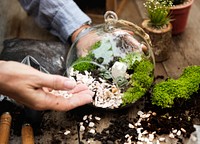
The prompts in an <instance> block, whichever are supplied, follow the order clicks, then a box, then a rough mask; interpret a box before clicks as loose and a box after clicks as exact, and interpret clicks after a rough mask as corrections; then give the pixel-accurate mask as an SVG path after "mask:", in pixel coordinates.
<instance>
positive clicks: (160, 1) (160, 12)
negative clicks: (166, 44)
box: [144, 0, 172, 29]
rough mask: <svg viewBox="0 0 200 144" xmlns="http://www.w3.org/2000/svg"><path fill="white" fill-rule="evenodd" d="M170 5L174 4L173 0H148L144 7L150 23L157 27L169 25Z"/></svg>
mask: <svg viewBox="0 0 200 144" xmlns="http://www.w3.org/2000/svg"><path fill="white" fill-rule="evenodd" d="M170 6H172V2H171V0H146V2H145V3H144V7H145V8H146V10H147V16H148V18H149V20H150V22H149V25H150V26H151V27H153V28H157V29H160V28H162V27H164V26H165V25H168V24H169V22H170V15H169V12H170Z"/></svg>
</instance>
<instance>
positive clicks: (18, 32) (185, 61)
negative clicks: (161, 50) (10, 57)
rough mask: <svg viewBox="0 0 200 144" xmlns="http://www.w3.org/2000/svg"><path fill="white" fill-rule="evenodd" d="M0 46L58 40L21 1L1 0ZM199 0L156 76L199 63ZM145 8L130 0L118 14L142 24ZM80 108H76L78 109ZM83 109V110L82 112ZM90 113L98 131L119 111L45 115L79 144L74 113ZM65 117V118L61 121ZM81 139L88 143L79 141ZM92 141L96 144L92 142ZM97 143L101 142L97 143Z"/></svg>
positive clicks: (45, 138) (47, 135)
mask: <svg viewBox="0 0 200 144" xmlns="http://www.w3.org/2000/svg"><path fill="white" fill-rule="evenodd" d="M0 5H1V9H0V43H1V45H0V49H2V47H3V45H2V42H3V40H5V39H9V38H28V39H37V40H52V41H54V40H55V41H58V39H57V38H56V37H54V36H52V35H51V34H49V32H47V31H46V30H44V29H41V28H39V27H38V26H37V25H36V24H35V22H34V21H33V19H32V18H31V17H28V16H27V14H26V13H25V12H24V10H23V9H22V8H21V6H20V4H19V3H18V1H16V0H6V1H0ZM199 12H200V1H199V0H195V2H194V4H193V6H192V9H191V11H190V16H189V21H188V24H187V27H186V30H185V32H184V33H182V34H180V35H177V36H173V39H172V40H173V45H172V49H171V50H170V51H169V53H170V58H169V59H168V60H167V61H164V62H162V63H156V69H155V76H158V75H162V76H164V77H165V78H167V77H172V78H178V77H179V76H180V74H181V73H182V70H183V69H184V68H185V67H187V66H190V65H200V58H199V57H200V13H199ZM143 13H144V11H143V8H142V0H130V1H128V3H127V4H126V7H125V8H124V10H123V12H122V14H121V15H120V16H119V17H120V18H121V19H125V20H128V21H131V22H134V23H135V24H137V25H139V26H140V25H141V22H142V20H143V19H144V15H143ZM139 106H142V105H141V104H138V106H137V105H135V106H133V107H130V108H128V109H126V110H125V111H123V114H127V115H128V116H129V118H134V117H135V116H136V115H137V111H138V110H139V109H138V107H139ZM78 110H79V111H78ZM83 110H84V111H83ZM77 114H78V115H79V117H80V115H83V116H84V115H85V114H87V115H90V114H92V115H93V116H96V115H97V116H99V115H100V116H101V120H100V121H99V123H98V124H97V128H96V130H97V131H101V130H102V129H104V128H106V127H108V125H109V124H110V120H111V119H116V118H117V117H119V116H120V115H121V114H122V113H121V112H108V111H101V110H100V111H99V110H95V109H84V108H83V109H81V110H80V109H75V110H73V111H71V112H54V111H53V112H51V113H50V114H49V115H48V116H46V117H49V119H50V121H51V122H52V123H53V124H54V125H58V126H60V125H65V126H66V129H68V130H70V131H71V133H70V134H69V135H67V136H65V135H64V134H63V137H64V139H65V141H64V142H62V143H69V144H74V143H79V142H80V139H81V136H82V133H81V132H78V130H77V123H78V121H77V117H76V115H77ZM60 119H65V121H60ZM52 131H54V129H50V130H49V131H45V132H44V134H43V135H42V136H41V135H40V136H35V141H36V143H51V142H52V138H53V136H52ZM53 133H54V134H55V135H54V137H55V136H56V135H58V136H59V135H60V134H61V133H62V132H60V131H54V132H53ZM20 142H21V138H20V137H17V136H12V137H11V138H10V143H13V144H17V143H20ZM82 142H84V143H87V142H86V141H84V140H82ZM91 143H95V144H96V143H98V142H92V140H91ZM99 143H100V142H99Z"/></svg>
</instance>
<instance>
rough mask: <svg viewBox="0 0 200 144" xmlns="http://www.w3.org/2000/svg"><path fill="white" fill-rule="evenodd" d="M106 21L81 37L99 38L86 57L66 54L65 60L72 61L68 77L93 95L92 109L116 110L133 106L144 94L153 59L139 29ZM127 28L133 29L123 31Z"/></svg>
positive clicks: (150, 81) (149, 82) (115, 21)
mask: <svg viewBox="0 0 200 144" xmlns="http://www.w3.org/2000/svg"><path fill="white" fill-rule="evenodd" d="M108 21H109V20H108ZM110 21H111V22H110ZM110 21H109V22H108V23H105V24H103V25H97V26H95V27H93V29H92V30H91V31H90V32H88V33H86V34H85V35H84V36H87V35H88V34H89V33H91V32H92V33H94V32H95V34H96V35H97V36H99V37H100V39H99V40H97V41H95V42H94V43H93V44H92V46H91V47H90V48H89V49H90V50H89V51H88V53H87V54H86V55H84V56H80V57H78V56H77V57H76V58H73V57H72V53H73V52H69V60H70V59H74V60H72V61H71V63H70V66H69V68H68V75H69V76H70V77H73V78H75V79H76V81H77V82H80V83H84V84H87V85H88V87H89V89H90V90H92V91H94V92H95V96H94V100H93V102H92V104H93V105H94V106H95V107H100V108H107V109H117V108H121V107H125V106H127V105H131V104H133V103H135V102H136V101H138V100H139V99H140V98H141V97H143V96H144V95H145V93H146V92H147V91H148V89H149V88H150V86H151V84H152V83H153V80H154V74H153V72H154V57H153V52H152V51H151V46H150V43H149V41H148V40H145V37H146V38H148V37H147V36H148V35H146V33H145V32H144V31H143V30H142V29H141V28H140V27H137V26H136V25H134V24H132V23H130V22H127V21H124V20H121V21H120V20H110ZM126 24H127V25H126ZM130 25H131V26H132V28H133V29H131V28H129V29H127V27H129V26H130ZM135 28H136V29H135ZM84 36H82V37H81V38H83V37H84ZM81 38H80V39H81ZM80 39H79V40H80ZM79 40H77V41H76V42H75V43H74V44H73V45H72V48H71V50H72V51H73V50H74V49H76V48H75V47H76V46H77V44H78V42H79ZM70 57H71V58H70Z"/></svg>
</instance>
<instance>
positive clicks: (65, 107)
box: [45, 90, 93, 111]
mask: <svg viewBox="0 0 200 144" xmlns="http://www.w3.org/2000/svg"><path fill="white" fill-rule="evenodd" d="M47 97H48V99H47V100H46V107H45V109H51V110H57V111H69V110H71V109H74V108H76V107H79V106H82V105H85V104H88V103H91V102H92V97H93V93H92V92H91V91H89V90H85V91H82V92H80V93H76V94H73V96H72V97H69V98H64V97H62V96H55V95H52V94H50V93H48V94H47Z"/></svg>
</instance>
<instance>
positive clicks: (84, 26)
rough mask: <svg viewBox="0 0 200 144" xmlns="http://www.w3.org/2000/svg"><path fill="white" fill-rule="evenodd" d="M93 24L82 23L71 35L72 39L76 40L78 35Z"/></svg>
mask: <svg viewBox="0 0 200 144" xmlns="http://www.w3.org/2000/svg"><path fill="white" fill-rule="evenodd" d="M90 27H91V26H90V25H88V24H85V25H82V26H81V27H80V28H78V29H77V30H75V31H74V32H73V34H72V36H71V41H72V42H74V41H75V39H76V38H77V37H78V35H79V34H80V33H81V32H82V31H83V30H84V29H87V28H90Z"/></svg>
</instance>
